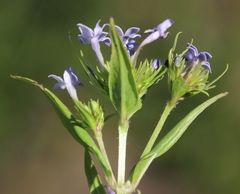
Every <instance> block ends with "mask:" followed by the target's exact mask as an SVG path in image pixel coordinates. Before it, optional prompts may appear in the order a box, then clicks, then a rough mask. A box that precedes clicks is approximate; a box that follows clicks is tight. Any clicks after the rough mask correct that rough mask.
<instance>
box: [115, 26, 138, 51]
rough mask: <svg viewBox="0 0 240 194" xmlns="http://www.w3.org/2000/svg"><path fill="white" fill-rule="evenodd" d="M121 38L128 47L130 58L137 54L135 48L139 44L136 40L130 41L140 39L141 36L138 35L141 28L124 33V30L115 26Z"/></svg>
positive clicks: (129, 29)
mask: <svg viewBox="0 0 240 194" xmlns="http://www.w3.org/2000/svg"><path fill="white" fill-rule="evenodd" d="M115 27H116V29H117V31H118V33H119V35H120V37H121V38H122V41H123V44H124V45H125V46H126V48H127V51H128V53H129V55H130V56H132V55H133V54H134V53H135V47H136V46H137V42H136V41H135V40H130V41H129V39H130V38H131V39H133V38H136V37H137V38H140V37H141V35H140V34H137V33H138V32H139V31H140V28H137V27H131V28H128V29H127V31H126V32H125V33H124V32H123V30H122V28H120V27H119V26H117V25H115Z"/></svg>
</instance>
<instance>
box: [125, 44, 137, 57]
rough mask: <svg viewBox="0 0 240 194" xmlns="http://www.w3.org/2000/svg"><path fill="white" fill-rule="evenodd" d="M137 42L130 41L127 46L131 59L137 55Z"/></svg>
mask: <svg viewBox="0 0 240 194" xmlns="http://www.w3.org/2000/svg"><path fill="white" fill-rule="evenodd" d="M137 45H138V44H137V42H136V41H135V40H130V41H129V42H128V43H127V44H126V45H125V46H126V48H127V51H128V54H129V55H130V57H131V56H132V55H133V54H134V53H135V47H136V46H137Z"/></svg>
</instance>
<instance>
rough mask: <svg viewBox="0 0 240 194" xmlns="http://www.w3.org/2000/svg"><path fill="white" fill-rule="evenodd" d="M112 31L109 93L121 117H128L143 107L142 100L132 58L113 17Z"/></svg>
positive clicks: (111, 22) (111, 21)
mask: <svg viewBox="0 0 240 194" xmlns="http://www.w3.org/2000/svg"><path fill="white" fill-rule="evenodd" d="M110 33H111V40H112V43H111V45H112V53H111V60H110V64H109V82H108V83H109V94H110V99H111V101H112V103H113V105H114V107H115V109H116V110H117V111H118V113H119V115H120V117H121V118H122V119H126V117H130V116H131V115H132V114H133V113H134V112H136V111H137V110H139V109H140V108H141V100H140V99H139V98H138V93H137V87H136V82H135V80H134V77H133V72H132V67H131V62H130V58H129V56H128V53H127V50H126V48H125V46H124V45H123V43H122V40H121V38H120V36H119V34H118V32H117V30H116V28H115V25H114V21H113V19H111V20H110Z"/></svg>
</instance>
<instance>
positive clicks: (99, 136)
mask: <svg viewBox="0 0 240 194" xmlns="http://www.w3.org/2000/svg"><path fill="white" fill-rule="evenodd" d="M96 131H97V133H95V138H96V140H97V142H98V146H99V149H100V151H101V153H102V156H103V157H104V159H105V161H106V163H107V165H108V168H109V170H110V171H111V180H110V182H109V183H108V184H110V186H112V185H115V184H116V178H115V176H114V174H113V170H112V167H111V164H110V162H109V159H108V155H107V152H106V149H105V145H104V141H103V138H102V131H100V130H96ZM105 176H106V175H105ZM106 179H107V180H109V177H106Z"/></svg>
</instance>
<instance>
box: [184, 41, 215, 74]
mask: <svg viewBox="0 0 240 194" xmlns="http://www.w3.org/2000/svg"><path fill="white" fill-rule="evenodd" d="M187 47H188V51H187V53H186V54H185V55H184V56H183V58H185V59H186V60H187V61H190V62H192V63H196V62H197V61H199V62H202V67H203V68H204V69H206V70H207V71H209V72H210V73H211V71H212V70H211V67H210V63H209V62H208V61H207V60H208V59H210V58H212V55H211V54H210V53H208V52H200V53H198V49H197V48H196V47H195V46H193V45H192V44H190V43H188V44H187Z"/></svg>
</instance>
